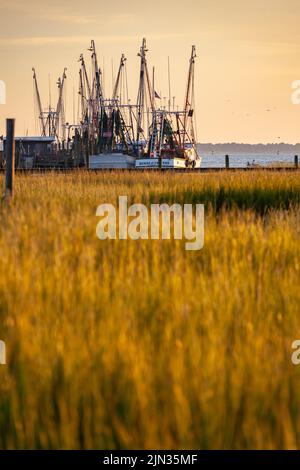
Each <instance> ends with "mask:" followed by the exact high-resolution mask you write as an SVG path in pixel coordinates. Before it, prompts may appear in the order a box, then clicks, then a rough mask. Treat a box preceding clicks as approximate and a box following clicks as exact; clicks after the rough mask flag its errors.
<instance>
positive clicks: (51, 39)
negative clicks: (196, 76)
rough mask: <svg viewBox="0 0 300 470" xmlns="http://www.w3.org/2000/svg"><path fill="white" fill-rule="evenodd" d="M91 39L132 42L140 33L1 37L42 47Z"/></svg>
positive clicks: (156, 36)
mask: <svg viewBox="0 0 300 470" xmlns="http://www.w3.org/2000/svg"><path fill="white" fill-rule="evenodd" d="M189 36H190V35H189V34H183V33H180V34H178V33H169V34H168V33H166V34H154V35H147V38H148V39H150V40H154V41H155V40H162V39H176V38H183V37H189ZM91 39H94V40H95V42H96V43H99V44H103V43H110V42H120V43H122V42H130V41H139V40H140V39H141V36H140V35H107V36H27V37H14V38H0V47H1V46H4V47H6V46H11V47H20V46H24V47H41V46H51V45H68V44H87V45H88V44H89V43H90V41H91Z"/></svg>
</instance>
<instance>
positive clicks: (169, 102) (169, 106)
mask: <svg viewBox="0 0 300 470" xmlns="http://www.w3.org/2000/svg"><path fill="white" fill-rule="evenodd" d="M168 84H169V99H168V108H169V111H171V76H170V57H169V56H168Z"/></svg>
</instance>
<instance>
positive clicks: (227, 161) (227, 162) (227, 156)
mask: <svg viewBox="0 0 300 470" xmlns="http://www.w3.org/2000/svg"><path fill="white" fill-rule="evenodd" d="M225 168H229V155H225Z"/></svg>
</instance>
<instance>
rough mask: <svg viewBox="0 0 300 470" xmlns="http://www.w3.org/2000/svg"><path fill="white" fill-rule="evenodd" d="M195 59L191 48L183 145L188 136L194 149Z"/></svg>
mask: <svg viewBox="0 0 300 470" xmlns="http://www.w3.org/2000/svg"><path fill="white" fill-rule="evenodd" d="M195 59H196V47H195V46H192V52H191V57H190V64H189V72H188V81H187V87H186V96H185V103H184V116H183V145H185V142H186V140H187V137H188V135H189V134H190V138H191V140H192V143H193V145H194V147H196V145H195V135H194V125H193V114H194V109H193V106H194V73H195Z"/></svg>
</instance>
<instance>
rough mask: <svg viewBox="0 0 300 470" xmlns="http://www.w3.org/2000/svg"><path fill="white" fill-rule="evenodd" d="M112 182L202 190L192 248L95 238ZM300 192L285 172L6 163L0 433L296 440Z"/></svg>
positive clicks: (65, 444) (118, 190)
mask: <svg viewBox="0 0 300 470" xmlns="http://www.w3.org/2000/svg"><path fill="white" fill-rule="evenodd" d="M1 178H2V177H1ZM0 183H2V181H0ZM119 195H127V196H128V198H129V200H130V201H132V202H143V203H144V204H150V203H152V202H168V203H170V202H178V203H188V202H192V203H194V204H195V203H196V202H198V203H204V204H205V208H206V215H205V246H204V249H203V250H201V251H199V252H187V251H185V250H184V241H172V240H170V241H132V240H126V241H119V240H114V241H100V240H98V239H97V238H96V234H95V229H96V224H97V218H96V215H95V213H96V208H97V206H98V205H99V204H101V203H103V202H113V203H115V204H117V198H118V196H119ZM299 207H300V174H299V173H298V172H294V173H288V172H287V173H280V174H279V173H277V172H274V173H273V172H268V173H265V172H262V171H258V172H251V173H246V172H226V173H220V174H201V175H196V174H195V175H190V174H189V175H185V174H172V173H165V174H159V173H152V174H151V173H130V174H120V173H107V174H95V173H85V172H79V173H73V174H67V175H57V174H47V175H34V174H32V175H28V176H26V175H20V176H17V177H16V190H15V199H14V201H13V203H12V204H8V205H7V204H3V203H1V206H0V218H1V223H0V339H4V340H5V342H6V346H7V365H6V366H0V448H5V449H7V448H43V449H48V448H50V449H53V448H56V449H65V448H68V449H77V448H87V449H92V448H111V449H116V448H118V449H119V448H142V449H144V448H158V449H159V448H181V449H184V448H200V449H216V448H219V449H254V448H264V449H287V448H299V447H300V366H298V367H296V366H293V365H292V364H291V359H290V357H291V352H292V351H291V343H292V341H293V340H294V339H297V337H298V338H299V336H300V282H299V281H300V243H299V241H300V209H299Z"/></svg>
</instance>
